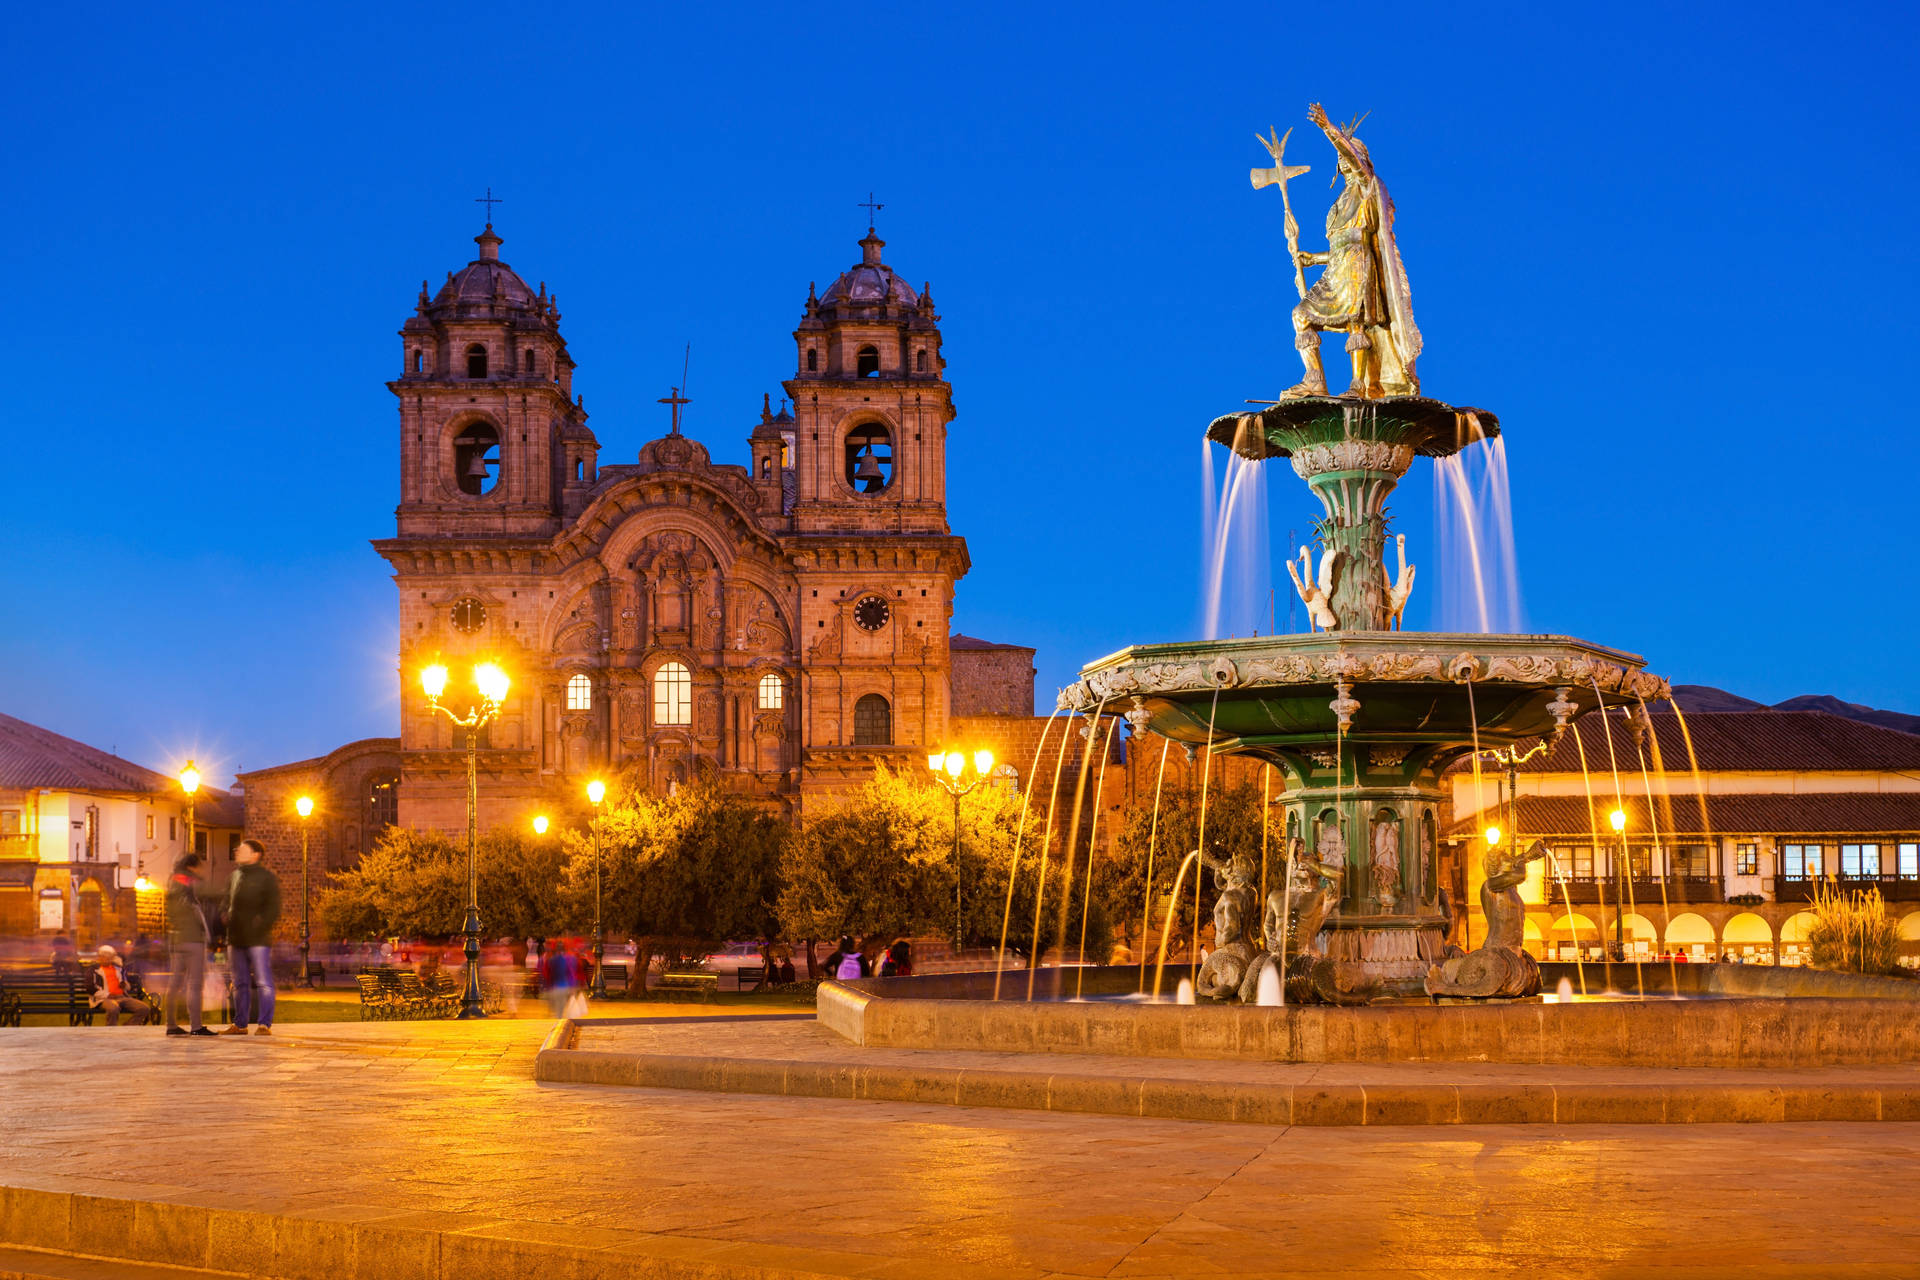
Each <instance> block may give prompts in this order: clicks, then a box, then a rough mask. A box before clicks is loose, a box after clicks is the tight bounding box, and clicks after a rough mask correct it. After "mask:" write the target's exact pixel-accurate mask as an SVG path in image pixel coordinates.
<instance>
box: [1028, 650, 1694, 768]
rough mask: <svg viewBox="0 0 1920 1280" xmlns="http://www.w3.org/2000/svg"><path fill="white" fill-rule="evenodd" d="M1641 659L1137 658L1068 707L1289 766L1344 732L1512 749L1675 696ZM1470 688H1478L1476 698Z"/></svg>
mask: <svg viewBox="0 0 1920 1280" xmlns="http://www.w3.org/2000/svg"><path fill="white" fill-rule="evenodd" d="M1645 665H1646V660H1645V659H1644V658H1641V657H1639V656H1638V655H1636V654H1631V653H1627V652H1624V651H1622V650H1619V649H1610V648H1607V647H1605V646H1602V645H1596V644H1591V643H1589V642H1587V641H1584V640H1578V639H1575V638H1573V637H1571V636H1555V635H1480V634H1469V633H1451V632H1415V631H1355V632H1317V633H1313V634H1310V635H1292V636H1263V637H1254V638H1251V639H1243V640H1203V641H1188V642H1181V643H1174V644H1153V645H1132V646H1129V647H1128V648H1125V649H1122V650H1120V651H1119V652H1118V653H1114V654H1110V655H1109V656H1107V657H1104V658H1101V659H1099V660H1098V661H1096V662H1093V663H1089V664H1088V665H1087V666H1086V667H1085V668H1083V669H1082V670H1081V673H1080V680H1079V681H1078V682H1076V683H1075V684H1073V685H1071V686H1069V687H1068V688H1067V689H1065V690H1063V691H1062V692H1061V694H1060V698H1059V705H1060V706H1061V707H1062V708H1064V709H1067V710H1071V711H1079V712H1092V711H1094V710H1096V709H1097V708H1099V707H1100V706H1101V705H1102V704H1103V703H1104V704H1105V705H1106V706H1107V708H1108V709H1109V710H1119V711H1124V712H1126V713H1128V718H1129V720H1131V721H1132V722H1133V724H1134V727H1135V729H1136V731H1138V730H1143V729H1150V730H1152V731H1153V732H1155V733H1160V734H1163V735H1165V736H1166V737H1170V738H1173V739H1174V740H1175V741H1179V742H1188V743H1194V744H1206V743H1211V744H1212V745H1213V747H1214V749H1215V750H1219V751H1228V752H1232V751H1245V752H1252V753H1254V754H1261V755H1274V756H1277V755H1280V754H1287V753H1290V752H1292V751H1297V750H1300V749H1306V748H1310V747H1319V746H1323V745H1324V744H1325V743H1326V742H1327V741H1328V740H1329V739H1331V738H1334V737H1335V736H1336V735H1338V734H1340V733H1341V732H1342V726H1341V724H1340V718H1339V715H1338V713H1337V711H1336V709H1335V708H1333V707H1332V706H1331V705H1330V703H1331V702H1332V700H1333V699H1334V697H1335V696H1336V695H1337V694H1338V693H1339V690H1340V686H1342V685H1346V686H1347V687H1348V690H1349V692H1350V694H1351V695H1352V696H1354V697H1356V698H1357V699H1358V702H1359V705H1358V707H1357V708H1354V709H1352V710H1351V712H1350V714H1349V717H1348V724H1347V725H1346V727H1345V734H1346V736H1347V738H1348V740H1349V741H1353V742H1364V743H1380V744H1391V743H1396V742H1398V743H1404V744H1407V745H1409V746H1412V745H1416V744H1423V743H1435V744H1438V743H1454V744H1464V743H1472V742H1474V741H1475V740H1476V739H1477V740H1478V741H1479V742H1481V743H1482V745H1486V746H1504V745H1508V744H1511V743H1513V742H1515V741H1518V740H1519V739H1522V738H1527V737H1537V736H1540V735H1542V734H1546V733H1551V732H1553V731H1554V730H1555V729H1556V728H1557V727H1558V726H1560V725H1562V724H1564V723H1566V722H1567V720H1569V719H1570V718H1572V717H1574V716H1577V715H1580V714H1581V713H1583V712H1586V711H1590V710H1593V709H1594V708H1596V707H1598V706H1600V705H1601V704H1602V702H1604V703H1606V704H1607V705H1613V706H1617V705H1621V704H1633V703H1637V702H1638V701H1640V700H1643V699H1644V700H1651V699H1657V698H1664V697H1666V696H1667V692H1668V689H1667V683H1666V681H1664V680H1662V679H1661V678H1659V677H1658V676H1654V675H1650V674H1648V673H1647V672H1646V671H1645V670H1644V669H1643V668H1644V667H1645ZM1468 686H1471V691H1470V692H1469V688H1468Z"/></svg>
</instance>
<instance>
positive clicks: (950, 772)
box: [947, 751, 967, 778]
mask: <svg viewBox="0 0 1920 1280" xmlns="http://www.w3.org/2000/svg"><path fill="white" fill-rule="evenodd" d="M966 768H967V758H966V757H965V756H963V755H961V754H960V753H959V752H958V751H951V752H948V753H947V776H948V777H949V778H957V777H959V776H960V775H961V774H962V773H964V772H966Z"/></svg>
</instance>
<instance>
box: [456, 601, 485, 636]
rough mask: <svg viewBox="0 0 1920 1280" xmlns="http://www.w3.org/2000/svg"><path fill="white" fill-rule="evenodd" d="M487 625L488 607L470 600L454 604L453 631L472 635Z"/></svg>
mask: <svg viewBox="0 0 1920 1280" xmlns="http://www.w3.org/2000/svg"><path fill="white" fill-rule="evenodd" d="M486 625H487V606H485V605H484V604H481V603H480V602H479V601H478V600H474V599H472V598H468V599H466V600H456V601H454V602H453V629H454V630H455V631H461V632H465V633H466V634H467V635H472V634H473V633H474V632H476V631H478V630H479V629H480V628H482V627H484V626H486Z"/></svg>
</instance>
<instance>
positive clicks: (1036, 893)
mask: <svg viewBox="0 0 1920 1280" xmlns="http://www.w3.org/2000/svg"><path fill="white" fill-rule="evenodd" d="M1100 705H1101V706H1103V707H1104V706H1105V705H1106V700H1105V699H1102V700H1101V703H1100ZM1072 724H1073V721H1072V719H1071V717H1069V719H1068V721H1067V725H1068V728H1067V729H1066V730H1064V731H1062V733H1061V734H1060V749H1059V750H1058V751H1056V752H1055V753H1054V757H1053V789H1052V790H1051V791H1049V792H1047V825H1046V832H1045V834H1044V835H1043V836H1042V837H1041V839H1040V879H1039V880H1038V881H1037V882H1036V883H1035V885H1034V890H1033V952H1032V954H1031V955H1030V956H1029V957H1028V963H1027V999H1028V1000H1032V999H1033V981H1034V979H1035V978H1037V977H1038V976H1039V975H1040V908H1041V906H1042V905H1043V904H1044V903H1045V902H1046V900H1047V855H1048V854H1049V853H1050V852H1051V851H1052V849H1053V819H1054V815H1055V814H1057V813H1059V812H1060V767H1061V766H1062V765H1063V764H1065V763H1066V760H1067V739H1068V738H1069V737H1070V736H1071V733H1072Z"/></svg>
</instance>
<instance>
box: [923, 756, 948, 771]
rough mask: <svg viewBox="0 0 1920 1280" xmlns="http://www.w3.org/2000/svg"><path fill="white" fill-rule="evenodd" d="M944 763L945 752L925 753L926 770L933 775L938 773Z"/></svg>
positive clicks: (945, 761)
mask: <svg viewBox="0 0 1920 1280" xmlns="http://www.w3.org/2000/svg"><path fill="white" fill-rule="evenodd" d="M946 763H947V756H946V753H945V752H943V751H930V752H928V753H927V768H929V769H931V770H933V771H934V772H935V773H938V772H940V769H941V767H942V766H943V765H945V764H946Z"/></svg>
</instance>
